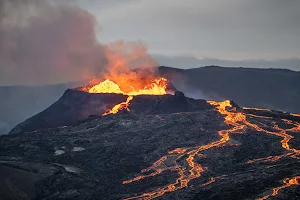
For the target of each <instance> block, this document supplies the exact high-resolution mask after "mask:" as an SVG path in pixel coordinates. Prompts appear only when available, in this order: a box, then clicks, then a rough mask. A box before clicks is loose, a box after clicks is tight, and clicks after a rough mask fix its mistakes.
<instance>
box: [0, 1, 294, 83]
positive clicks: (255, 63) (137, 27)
mask: <svg viewBox="0 0 300 200" xmlns="http://www.w3.org/2000/svg"><path fill="white" fill-rule="evenodd" d="M299 19H300V0H2V1H0V64H1V65H0V85H12V84H46V83H58V82H68V81H74V80H82V79H89V78H91V77H93V76H97V75H98V74H99V73H100V72H101V70H103V68H104V67H105V66H106V64H107V57H106V55H105V51H106V49H107V47H108V46H109V45H108V44H110V43H111V42H115V41H116V40H124V41H138V42H137V43H135V44H137V45H140V44H141V45H142V44H144V43H146V44H147V46H148V52H149V53H150V54H151V55H153V57H154V58H155V59H156V60H157V61H158V63H159V64H160V65H167V66H172V67H179V68H194V67H201V66H204V65H221V66H243V67H256V68H288V69H292V70H297V71H300V20H299ZM95 25H96V26H95ZM139 41H140V42H139ZM126 44H127V43H126ZM125 46H126V45H125ZM127 47H128V46H127ZM126 49H128V48H126ZM142 49H144V48H142ZM121 51H122V50H121ZM129 51H130V49H129Z"/></svg>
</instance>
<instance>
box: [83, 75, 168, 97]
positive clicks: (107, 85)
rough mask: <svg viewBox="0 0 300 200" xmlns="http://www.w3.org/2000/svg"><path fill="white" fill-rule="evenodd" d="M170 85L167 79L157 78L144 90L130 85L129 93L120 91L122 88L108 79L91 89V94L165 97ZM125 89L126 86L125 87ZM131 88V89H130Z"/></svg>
mask: <svg viewBox="0 0 300 200" xmlns="http://www.w3.org/2000/svg"><path fill="white" fill-rule="evenodd" d="M167 85H168V81H167V79H165V78H156V79H153V80H151V81H149V82H148V83H147V84H146V85H144V86H143V87H142V88H135V87H134V86H133V85H130V83H128V85H127V86H126V87H127V92H124V91H123V90H121V89H120V86H119V85H118V84H116V83H115V82H113V81H111V80H109V79H106V80H105V81H103V82H100V83H99V84H97V85H94V86H93V87H92V88H90V89H89V91H88V92H89V93H117V94H125V95H130V96H135V95H164V94H167V92H166V88H167ZM123 87H124V85H123ZM128 88H130V89H128Z"/></svg>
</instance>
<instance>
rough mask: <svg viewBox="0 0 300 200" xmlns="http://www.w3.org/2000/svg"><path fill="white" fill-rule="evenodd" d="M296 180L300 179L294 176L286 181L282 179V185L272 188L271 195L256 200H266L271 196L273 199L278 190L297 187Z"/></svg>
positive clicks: (297, 182)
mask: <svg viewBox="0 0 300 200" xmlns="http://www.w3.org/2000/svg"><path fill="white" fill-rule="evenodd" d="M298 179H300V176H295V177H292V178H286V179H284V180H283V183H284V185H282V186H279V187H276V188H273V192H272V194H270V195H266V196H263V197H261V198H258V199H257V200H265V199H268V198H269V197H271V196H273V197H274V196H276V195H277V194H278V192H279V190H282V189H284V188H287V187H290V186H292V185H299V181H298Z"/></svg>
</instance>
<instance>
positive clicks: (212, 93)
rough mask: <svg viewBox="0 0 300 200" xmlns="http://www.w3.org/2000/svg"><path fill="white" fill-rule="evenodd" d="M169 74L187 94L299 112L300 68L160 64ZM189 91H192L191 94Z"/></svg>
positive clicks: (248, 105)
mask: <svg viewBox="0 0 300 200" xmlns="http://www.w3.org/2000/svg"><path fill="white" fill-rule="evenodd" d="M158 72H159V74H160V75H162V76H164V77H166V78H168V79H169V80H170V81H171V82H173V83H174V85H175V87H176V88H177V89H179V90H181V91H183V92H184V93H185V94H186V95H187V96H193V97H194V98H195V97H197V98H199V96H197V93H200V94H199V95H200V97H201V96H202V97H203V98H205V99H216V100H225V99H231V100H234V101H235V102H237V103H238V104H239V105H241V106H245V107H260V108H269V109H274V110H282V111H287V112H295V113H299V112H300V105H299V102H300V89H299V88H300V72H297V71H292V70H289V69H257V68H233V67H232V68H231V67H220V66H206V67H200V68H192V69H177V68H172V67H165V66H161V67H159V68H158ZM189 94H190V95H189Z"/></svg>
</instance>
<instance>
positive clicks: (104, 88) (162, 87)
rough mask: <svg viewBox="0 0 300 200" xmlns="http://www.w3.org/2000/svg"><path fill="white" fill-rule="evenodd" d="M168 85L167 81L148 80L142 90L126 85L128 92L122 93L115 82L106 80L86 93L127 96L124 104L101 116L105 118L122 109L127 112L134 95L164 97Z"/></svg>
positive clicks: (162, 79) (163, 79) (160, 79)
mask: <svg viewBox="0 0 300 200" xmlns="http://www.w3.org/2000/svg"><path fill="white" fill-rule="evenodd" d="M167 85H168V81H167V79H165V78H156V79H153V80H150V82H149V83H147V84H145V85H143V87H142V88H138V89H135V88H134V86H133V85H126V87H127V89H128V88H129V89H130V91H129V92H124V91H123V90H121V88H120V87H119V85H118V84H116V83H115V82H113V81H111V80H109V79H106V80H105V81H102V82H100V83H99V84H97V85H94V86H93V87H91V88H90V89H89V90H88V92H89V93H115V94H124V95H129V96H128V98H127V100H126V101H125V102H122V103H119V104H117V105H115V106H114V107H113V108H112V109H109V110H107V111H106V112H105V113H103V114H102V116H106V115H109V114H116V113H118V112H119V111H120V110H122V109H126V110H127V111H128V112H129V111H130V109H129V107H128V106H129V104H130V101H131V100H132V99H133V96H136V95H164V94H167V92H166V88H167Z"/></svg>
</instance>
